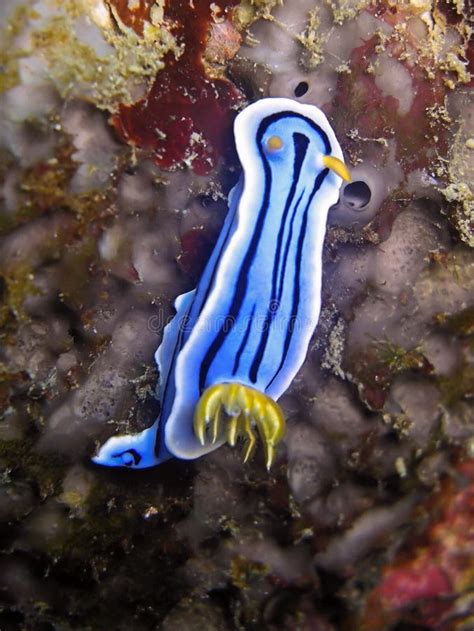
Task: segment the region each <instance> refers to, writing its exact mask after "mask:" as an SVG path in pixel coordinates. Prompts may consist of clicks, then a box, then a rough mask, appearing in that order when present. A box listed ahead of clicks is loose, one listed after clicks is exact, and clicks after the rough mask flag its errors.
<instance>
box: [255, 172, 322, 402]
mask: <svg viewBox="0 0 474 631" xmlns="http://www.w3.org/2000/svg"><path fill="white" fill-rule="evenodd" d="M328 173H329V169H324V170H323V171H321V173H320V174H319V175H318V177H317V178H316V181H315V183H314V187H313V190H312V191H311V195H310V197H309V200H308V203H307V204H306V208H305V209H304V213H303V219H302V221H301V228H300V233H299V236H298V245H297V248H296V252H295V279H294V283H293V304H292V308H291V316H290V319H289V322H288V325H287V327H286V337H285V342H284V344H283V355H282V357H281V360H280V364H279V366H278V368H277V370H276V372H275V374H274V375H273V377H272V378H271V380H270V381H269V382H268V384H267V386H266V388H265V390H267V389H268V388H269V387H270V386H271V384H272V383H273V382H274V380H275V379H276V377H277V375H278V374H279V373H280V371H281V369H282V367H283V364H284V363H285V360H286V357H287V355H288V351H289V349H290V343H291V338H292V337H293V331H294V330H295V324H296V317H297V315H298V306H299V301H300V292H301V286H300V274H301V262H302V253H303V247H304V238H305V234H306V227H307V225H308V214H309V208H310V206H311V202H312V201H313V198H314V196H315V195H316V193H317V191H318V190H319V189H320V188H321V185H322V183H323V181H324V178H325V177H326V175H327V174H328Z"/></svg>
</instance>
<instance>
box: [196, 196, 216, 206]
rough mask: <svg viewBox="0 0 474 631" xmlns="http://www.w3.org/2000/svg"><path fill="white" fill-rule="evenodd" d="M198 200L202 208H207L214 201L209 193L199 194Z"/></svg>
mask: <svg viewBox="0 0 474 631" xmlns="http://www.w3.org/2000/svg"><path fill="white" fill-rule="evenodd" d="M199 201H200V203H201V206H202V207H203V208H209V206H212V204H213V203H214V200H213V199H212V197H211V195H200V197H199Z"/></svg>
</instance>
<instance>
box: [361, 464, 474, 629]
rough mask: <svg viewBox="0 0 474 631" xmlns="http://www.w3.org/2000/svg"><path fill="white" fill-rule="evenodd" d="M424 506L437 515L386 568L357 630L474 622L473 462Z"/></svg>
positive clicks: (455, 473)
mask: <svg viewBox="0 0 474 631" xmlns="http://www.w3.org/2000/svg"><path fill="white" fill-rule="evenodd" d="M421 509H422V514H423V512H424V513H425V515H426V514H428V515H431V516H433V517H434V518H433V519H432V521H431V523H429V524H428V526H427V528H426V529H425V531H424V532H423V533H422V534H420V535H419V536H418V537H417V538H416V539H414V540H413V541H412V542H410V543H409V544H408V545H407V546H406V547H405V548H404V549H403V550H401V551H400V553H399V554H398V555H397V556H396V557H395V559H394V560H393V562H392V563H390V564H388V565H387V566H386V567H385V568H384V569H383V571H382V577H381V580H380V583H379V584H378V585H377V587H375V588H374V590H373V591H372V592H371V593H370V594H369V597H368V599H367V601H366V605H365V607H364V609H363V612H362V617H361V619H360V623H359V625H357V626H356V629H364V631H371V630H374V631H375V630H378V629H385V628H386V627H387V625H393V624H396V623H403V622H404V623H411V624H421V625H423V626H424V627H425V626H426V627H427V628H430V629H431V628H436V629H442V630H443V631H454V629H461V628H462V629H467V628H468V626H466V625H468V624H469V623H470V622H472V620H473V618H472V615H471V614H470V613H469V611H468V610H469V607H468V606H467V605H468V602H467V601H468V599H469V590H470V586H472V579H473V565H472V559H473V554H474V536H473V535H474V533H473V529H472V517H473V511H474V461H473V460H468V461H467V462H465V463H462V464H461V465H458V466H457V468H456V470H455V471H453V475H452V477H450V478H449V479H446V480H444V481H443V483H442V485H441V488H440V489H439V491H438V492H437V493H436V494H434V495H433V496H432V497H431V498H429V500H428V501H427V502H426V503H425V504H424V505H423V506H422V507H421ZM463 600H464V602H463ZM469 628H471V627H469Z"/></svg>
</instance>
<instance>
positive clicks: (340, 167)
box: [323, 156, 352, 182]
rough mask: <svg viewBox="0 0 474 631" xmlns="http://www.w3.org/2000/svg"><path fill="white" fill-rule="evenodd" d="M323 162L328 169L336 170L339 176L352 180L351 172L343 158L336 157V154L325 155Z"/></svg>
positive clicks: (348, 180) (347, 180)
mask: <svg viewBox="0 0 474 631" xmlns="http://www.w3.org/2000/svg"><path fill="white" fill-rule="evenodd" d="M323 164H324V166H325V167H326V168H327V169H331V171H334V173H336V174H337V175H338V176H339V177H342V179H343V180H345V181H346V182H351V181H352V178H351V174H350V173H349V169H348V168H347V167H346V165H345V164H344V162H343V161H342V160H339V158H335V157H334V156H323Z"/></svg>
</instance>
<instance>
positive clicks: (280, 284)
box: [277, 189, 306, 304]
mask: <svg viewBox="0 0 474 631" xmlns="http://www.w3.org/2000/svg"><path fill="white" fill-rule="evenodd" d="M305 192H306V189H303V190H302V191H301V195H300V196H299V197H298V201H297V202H296V204H295V209H294V211H293V214H292V216H291V220H290V229H289V231H288V236H287V239H286V244H285V253H284V254H283V265H282V267H281V271H280V279H279V281H278V293H277V302H278V304H280V303H281V298H282V296H283V284H284V281H285V274H286V265H287V263H288V252H289V250H290V246H291V241H292V240H293V225H294V223H295V219H296V215H297V212H298V208H299V205H300V203H301V200H302V198H303V195H304V194H305Z"/></svg>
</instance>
